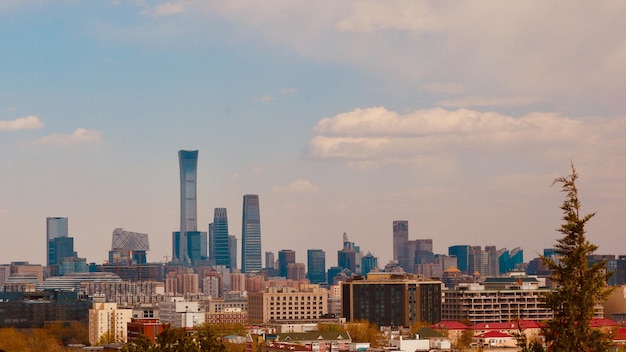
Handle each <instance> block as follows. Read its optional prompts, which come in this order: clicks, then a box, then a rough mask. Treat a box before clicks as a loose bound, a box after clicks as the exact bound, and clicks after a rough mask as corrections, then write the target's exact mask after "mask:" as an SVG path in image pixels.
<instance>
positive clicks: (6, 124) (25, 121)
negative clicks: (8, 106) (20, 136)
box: [0, 115, 43, 132]
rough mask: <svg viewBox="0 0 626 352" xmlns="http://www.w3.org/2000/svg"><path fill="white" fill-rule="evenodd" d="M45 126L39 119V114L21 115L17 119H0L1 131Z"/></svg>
mask: <svg viewBox="0 0 626 352" xmlns="http://www.w3.org/2000/svg"><path fill="white" fill-rule="evenodd" d="M42 127H43V123H42V122H41V121H40V120H39V118H38V117H37V116H33V115H30V116H25V117H20V118H17V119H15V120H9V121H6V120H0V131H8V132H13V131H20V130H31V129H39V128H42Z"/></svg>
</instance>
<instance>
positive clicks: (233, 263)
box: [228, 235, 237, 270]
mask: <svg viewBox="0 0 626 352" xmlns="http://www.w3.org/2000/svg"><path fill="white" fill-rule="evenodd" d="M228 245H229V249H230V269H231V270H232V269H236V268H237V237H235V235H228Z"/></svg>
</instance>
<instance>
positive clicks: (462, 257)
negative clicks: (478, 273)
mask: <svg viewBox="0 0 626 352" xmlns="http://www.w3.org/2000/svg"><path fill="white" fill-rule="evenodd" d="M469 250H470V246H468V245H466V244H463V245H456V246H450V247H448V255H453V256H455V257H456V263H457V266H458V269H459V270H461V271H462V272H463V273H464V274H468V270H467V269H468V267H469ZM469 274H473V273H469Z"/></svg>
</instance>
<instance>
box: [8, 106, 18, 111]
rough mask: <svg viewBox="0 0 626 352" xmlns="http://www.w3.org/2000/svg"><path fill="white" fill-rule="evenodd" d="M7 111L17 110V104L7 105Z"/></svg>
mask: <svg viewBox="0 0 626 352" xmlns="http://www.w3.org/2000/svg"><path fill="white" fill-rule="evenodd" d="M7 111H10V112H16V111H17V106H9V107H8V108H7Z"/></svg>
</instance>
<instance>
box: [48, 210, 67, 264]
mask: <svg viewBox="0 0 626 352" xmlns="http://www.w3.org/2000/svg"><path fill="white" fill-rule="evenodd" d="M67 229H68V227H67V218H62V217H48V218H46V253H47V261H46V262H47V265H48V266H50V265H56V264H57V263H58V262H59V261H60V259H61V258H58V259H57V249H56V248H55V246H54V239H55V238H67V237H68V230H67Z"/></svg>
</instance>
